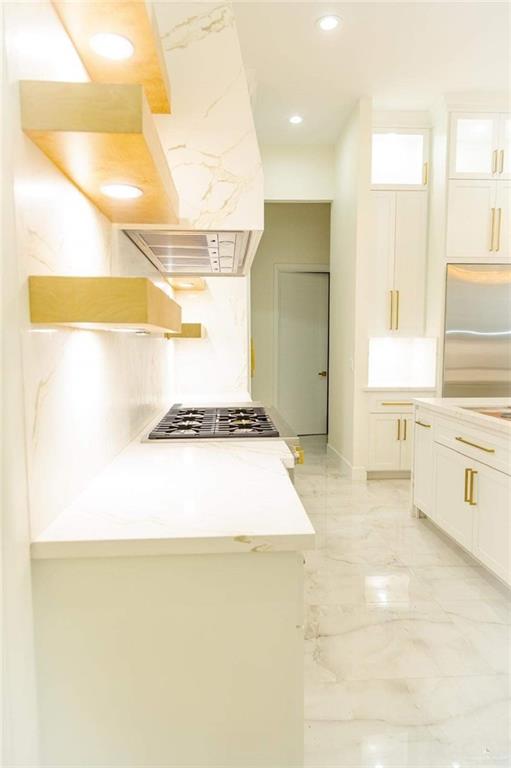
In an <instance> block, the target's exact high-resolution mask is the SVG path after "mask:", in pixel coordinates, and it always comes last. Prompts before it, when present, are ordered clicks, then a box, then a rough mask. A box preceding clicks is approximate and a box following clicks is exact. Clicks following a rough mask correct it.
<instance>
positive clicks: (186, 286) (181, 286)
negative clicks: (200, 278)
mask: <svg viewBox="0 0 511 768" xmlns="http://www.w3.org/2000/svg"><path fill="white" fill-rule="evenodd" d="M179 287H180V288H195V285H194V284H193V283H179Z"/></svg>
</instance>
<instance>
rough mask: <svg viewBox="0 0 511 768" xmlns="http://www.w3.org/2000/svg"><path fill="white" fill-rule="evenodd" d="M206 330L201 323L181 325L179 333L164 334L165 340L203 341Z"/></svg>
mask: <svg viewBox="0 0 511 768" xmlns="http://www.w3.org/2000/svg"><path fill="white" fill-rule="evenodd" d="M205 336H206V329H205V328H204V326H203V325H202V323H182V324H181V332H180V333H166V334H165V338H166V339H203V338H204V337H205Z"/></svg>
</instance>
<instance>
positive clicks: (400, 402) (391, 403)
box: [382, 400, 413, 405]
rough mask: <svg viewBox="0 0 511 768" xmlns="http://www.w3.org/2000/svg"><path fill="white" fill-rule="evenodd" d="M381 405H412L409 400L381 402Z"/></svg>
mask: <svg viewBox="0 0 511 768" xmlns="http://www.w3.org/2000/svg"><path fill="white" fill-rule="evenodd" d="M382 405H413V403H411V402H410V401H409V400H408V401H406V400H403V401H399V400H387V401H386V402H382Z"/></svg>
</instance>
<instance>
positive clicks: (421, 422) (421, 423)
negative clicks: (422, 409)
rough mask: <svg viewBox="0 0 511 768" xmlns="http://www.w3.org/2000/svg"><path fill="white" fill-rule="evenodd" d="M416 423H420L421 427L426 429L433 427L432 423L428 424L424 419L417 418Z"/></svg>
mask: <svg viewBox="0 0 511 768" xmlns="http://www.w3.org/2000/svg"><path fill="white" fill-rule="evenodd" d="M415 423H416V424H418V425H419V427H426V429H431V424H426V423H425V422H424V421H417V419H416V420H415Z"/></svg>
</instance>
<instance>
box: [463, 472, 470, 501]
mask: <svg viewBox="0 0 511 768" xmlns="http://www.w3.org/2000/svg"><path fill="white" fill-rule="evenodd" d="M469 477H470V469H468V468H467V469H465V493H464V495H463V501H467V502H468V501H470V494H469V491H468V484H469Z"/></svg>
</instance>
